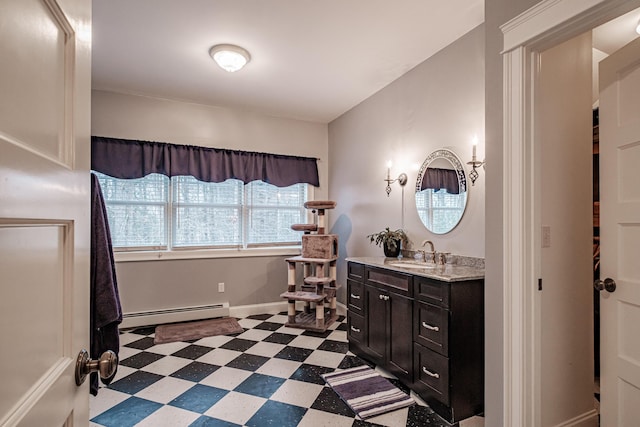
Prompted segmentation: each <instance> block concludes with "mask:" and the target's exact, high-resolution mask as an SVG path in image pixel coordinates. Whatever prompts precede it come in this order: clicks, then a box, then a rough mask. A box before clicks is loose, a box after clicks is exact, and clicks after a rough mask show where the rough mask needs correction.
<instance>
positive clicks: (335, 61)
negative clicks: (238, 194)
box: [92, 0, 484, 123]
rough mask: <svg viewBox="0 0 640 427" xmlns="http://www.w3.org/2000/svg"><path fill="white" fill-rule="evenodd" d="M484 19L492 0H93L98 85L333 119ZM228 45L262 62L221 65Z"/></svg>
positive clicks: (285, 114) (318, 119) (282, 114)
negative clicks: (487, 0)
mask: <svg viewBox="0 0 640 427" xmlns="http://www.w3.org/2000/svg"><path fill="white" fill-rule="evenodd" d="M483 21H484V1H483V0H446V1H442V0H393V1H392V0H180V1H176V0H133V1H132V0H93V36H92V37H93V72H92V74H93V75H92V78H93V88H94V89H103V90H111V91H116V92H124V93H133V94H142V95H150V96H155V97H161V98H169V99H176V100H184V101H191V102H196V103H201V104H208V105H218V106H224V107H233V108H240V109H244V110H249V111H256V112H259V113H263V114H269V115H273V116H279V117H288V118H296V119H302V120H309V121H315V122H321V123H326V122H329V121H331V120H332V119H334V118H336V117H338V116H339V115H341V114H342V113H344V112H345V111H347V110H349V109H351V108H352V107H354V106H355V105H357V104H358V103H360V102H361V101H363V100H364V99H366V98H368V97H369V96H371V95H372V94H373V93H375V92H377V91H378V90H380V89H382V88H383V87H384V86H386V85H388V84H389V83H391V82H392V81H393V80H395V79H397V78H398V77H400V76H401V75H403V74H404V73H406V72H407V71H409V70H410V69H411V68H413V67H415V66H416V65H418V64H419V63H421V62H423V61H424V60H425V59H427V58H428V57H430V56H432V55H433V54H434V53H436V52H437V51H439V50H440V49H442V48H443V47H445V46H447V45H448V44H450V43H451V42H453V41H454V40H456V39H457V38H459V37H460V36H462V35H463V34H465V33H467V32H468V31H470V30H471V29H473V28H474V27H476V26H477V25H480V24H481V23H482V22H483ZM219 43H232V44H237V45H240V46H242V47H244V48H245V49H247V50H249V52H250V53H251V56H252V60H251V62H250V63H249V64H248V65H247V66H246V67H245V69H243V70H241V71H240V72H237V73H227V72H225V71H223V70H221V69H220V68H218V67H217V66H216V65H215V63H214V62H213V61H212V60H211V58H210V57H209V54H208V52H209V48H210V47H211V46H212V45H214V44H219Z"/></svg>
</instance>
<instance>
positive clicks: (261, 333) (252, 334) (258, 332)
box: [238, 329, 273, 341]
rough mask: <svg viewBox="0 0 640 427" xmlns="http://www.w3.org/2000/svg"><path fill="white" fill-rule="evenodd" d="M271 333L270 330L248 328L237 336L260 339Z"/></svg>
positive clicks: (253, 339)
mask: <svg viewBox="0 0 640 427" xmlns="http://www.w3.org/2000/svg"><path fill="white" fill-rule="evenodd" d="M272 333H273V332H271V331H265V330H262V329H249V330H248V331H244V332H243V333H241V334H240V335H238V338H242V339H245V340H252V341H262V340H263V339H265V338H266V337H268V336H269V335H271V334H272Z"/></svg>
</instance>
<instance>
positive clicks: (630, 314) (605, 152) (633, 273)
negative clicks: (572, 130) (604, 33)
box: [600, 39, 640, 427]
mask: <svg viewBox="0 0 640 427" xmlns="http://www.w3.org/2000/svg"><path fill="white" fill-rule="evenodd" d="M638 165H640V39H636V40H635V41H633V42H631V43H630V44H628V45H627V46H625V47H623V48H622V49H620V50H619V51H617V52H615V53H613V54H612V55H611V56H610V57H608V58H607V59H605V60H604V61H602V62H601V63H600V185H601V190H600V191H601V203H600V221H601V223H600V225H601V262H600V268H601V270H600V271H601V273H600V275H601V278H602V279H604V281H605V282H606V279H611V280H613V281H615V283H616V284H617V287H616V289H615V291H614V292H609V291H607V290H606V289H605V290H602V291H601V293H600V322H601V323H600V326H601V331H600V345H601V349H600V355H601V356H600V357H601V365H600V366H601V369H600V375H601V378H600V381H601V392H602V393H601V396H602V401H601V420H602V423H601V425H602V426H604V427H617V426H620V427H625V426H626V427H631V426H637V425H638V422H639V421H638V420H640V175H639V174H638ZM605 284H609V285H611V284H612V283H611V282H609V283H605ZM610 290H612V289H611V288H610Z"/></svg>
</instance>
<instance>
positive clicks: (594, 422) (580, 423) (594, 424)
mask: <svg viewBox="0 0 640 427" xmlns="http://www.w3.org/2000/svg"><path fill="white" fill-rule="evenodd" d="M598 425H599V422H598V411H596V410H595V409H592V410H590V411H587V412H585V413H584V414H580V415H578V416H577V417H573V418H571V419H570V420H567V421H565V422H563V423H560V424H556V426H555V427H598Z"/></svg>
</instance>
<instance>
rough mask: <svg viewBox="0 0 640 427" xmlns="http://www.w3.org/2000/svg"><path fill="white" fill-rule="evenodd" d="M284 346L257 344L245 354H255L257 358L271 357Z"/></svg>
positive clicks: (269, 343) (265, 343)
mask: <svg viewBox="0 0 640 427" xmlns="http://www.w3.org/2000/svg"><path fill="white" fill-rule="evenodd" d="M284 347H285V346H284V345H283V344H276V343H272V342H263V341H261V342H259V343H257V344H256V345H254V346H253V347H251V348H250V349H248V350H247V351H245V353H247V354H257V355H258V356H265V357H273V356H275V355H276V354H278V353H279V352H280V350H282V349H283V348H284Z"/></svg>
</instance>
